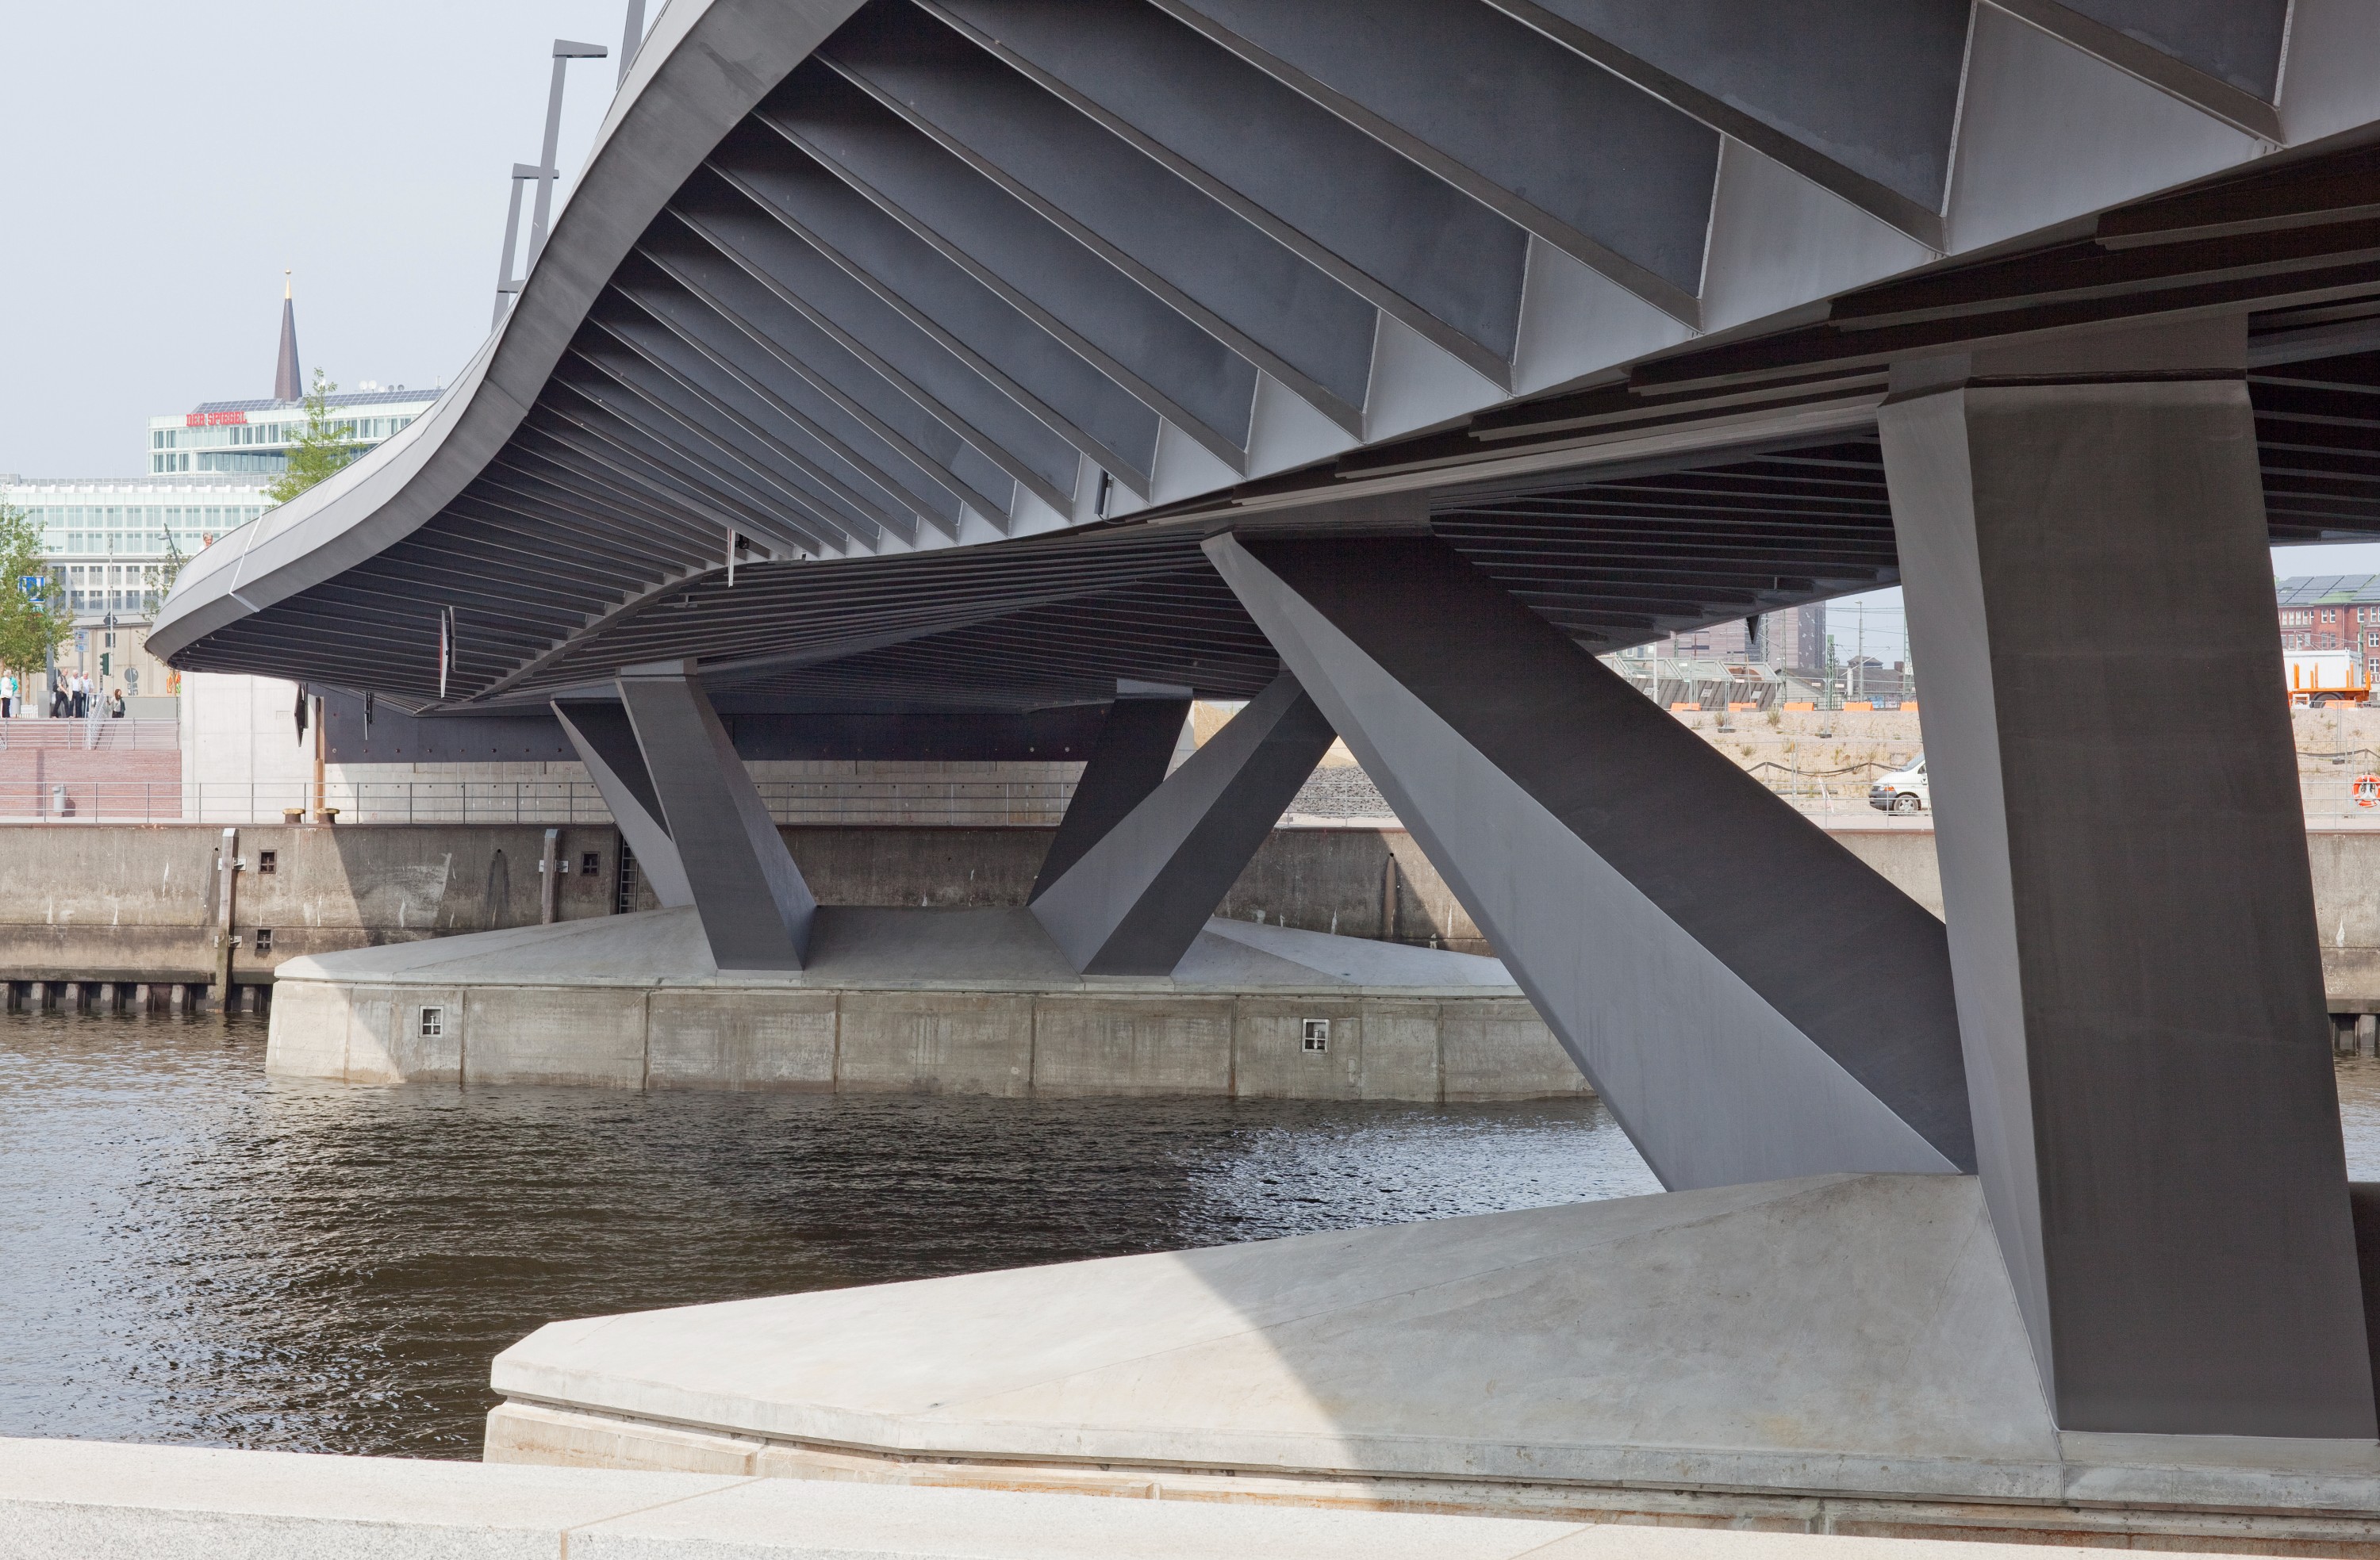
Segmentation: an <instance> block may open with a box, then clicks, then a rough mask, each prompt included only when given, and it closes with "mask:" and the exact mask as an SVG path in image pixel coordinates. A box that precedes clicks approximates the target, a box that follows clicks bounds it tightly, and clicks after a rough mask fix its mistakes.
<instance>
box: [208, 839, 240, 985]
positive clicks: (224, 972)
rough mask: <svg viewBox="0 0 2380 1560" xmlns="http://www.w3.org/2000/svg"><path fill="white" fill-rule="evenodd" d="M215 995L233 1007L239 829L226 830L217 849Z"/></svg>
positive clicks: (237, 943) (236, 942)
mask: <svg viewBox="0 0 2380 1560" xmlns="http://www.w3.org/2000/svg"><path fill="white" fill-rule="evenodd" d="M215 876H216V878H217V882H216V884H215V911H216V914H215V968H214V987H215V996H216V998H217V999H218V1001H219V1003H220V1010H221V1011H222V1012H224V1013H226V1014H228V1013H229V1012H230V1011H231V1009H232V992H231V956H232V949H235V948H237V946H238V945H239V938H238V937H237V936H236V935H235V934H234V932H233V930H232V919H233V916H234V915H235V913H237V910H238V908H239V892H238V885H239V830H238V829H237V828H226V829H225V830H224V831H223V845H222V847H221V848H220V849H219V850H218V851H217V852H216V853H215Z"/></svg>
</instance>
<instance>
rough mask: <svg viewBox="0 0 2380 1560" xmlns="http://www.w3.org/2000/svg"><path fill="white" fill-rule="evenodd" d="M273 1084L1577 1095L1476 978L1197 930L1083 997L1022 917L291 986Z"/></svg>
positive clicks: (1254, 928) (515, 945) (406, 971)
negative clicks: (737, 960) (770, 961)
mask: <svg viewBox="0 0 2380 1560" xmlns="http://www.w3.org/2000/svg"><path fill="white" fill-rule="evenodd" d="M265 1065H266V1068H267V1070H270V1071H273V1072H275V1073H279V1074H282V1075H284V1076H291V1077H310V1078H325V1079H334V1080H339V1081H343V1082H355V1083H398V1082H415V1083H455V1082H463V1083H471V1084H482V1083H564V1084H587V1085H594V1086H598V1087H609V1088H626V1089H640V1088H651V1089H673V1088H678V1089H773V1090H791V1091H807V1092H814V1093H827V1092H838V1093H878V1094H883V1093H896V1094H898V1093H927V1094H939V1093H947V1094H1005V1095H1028V1094H1038V1095H1100V1094H1126V1095H1135V1094H1136V1095H1155V1094H1193V1095H1195V1094H1205V1095H1224V1096H1231V1097H1238V1098H1247V1099H1256V1098H1272V1099H1281V1098H1295V1099H1382V1100H1425V1101H1437V1100H1490V1099H1527V1098H1545V1097H1553V1096H1560V1095H1573V1094H1587V1093H1590V1092H1591V1091H1590V1090H1589V1088H1588V1086H1587V1083H1586V1082H1585V1079H1584V1078H1583V1077H1582V1076H1581V1075H1580V1073H1579V1070H1578V1068H1577V1066H1576V1065H1575V1064H1574V1063H1573V1062H1572V1060H1571V1059H1570V1058H1569V1057H1568V1055H1566V1054H1565V1053H1564V1052H1563V1051H1562V1049H1561V1047H1560V1046H1559V1045H1558V1044H1557V1043H1556V1042H1555V1040H1554V1038H1553V1036H1552V1034H1551V1033H1550V1032H1549V1031H1548V1030H1547V1028H1546V1026H1545V1025H1544V1024H1543V1023H1542V1022H1540V1021H1539V1020H1538V1018H1537V1016H1536V1011H1535V1010H1533V1009H1532V1008H1531V1007H1530V1005H1529V1002H1528V999H1527V998H1525V997H1524V996H1523V995H1522V993H1521V991H1520V989H1519V987H1517V986H1514V985H1513V984H1512V980H1511V978H1510V976H1509V975H1507V974H1506V973H1505V970H1504V967H1503V966H1502V965H1501V964H1500V963H1499V962H1497V961H1495V960H1492V959H1483V958H1480V957H1477V956H1476V955H1473V954H1464V953H1451V952H1445V951H1442V950H1438V949H1419V948H1407V947H1402V946H1398V945H1395V944H1390V943H1381V942H1373V941H1369V940H1366V939H1362V938H1356V937H1330V936H1327V935H1324V934H1322V933H1318V932H1301V931H1292V930H1289V929H1286V928H1283V927H1280V926H1268V925H1255V924H1252V923H1248V922H1234V921H1222V920H1214V921H1209V922H1208V925H1207V929H1206V930H1205V931H1204V932H1202V933H1201V934H1200V935H1199V936H1198V937H1197V939H1196V943H1195V945H1194V946H1193V947H1192V949H1191V950H1190V952H1189V953H1188V954H1187V955H1186V956H1185V957H1184V959H1183V960H1182V961H1181V963H1180V964H1179V965H1178V966H1177V967H1176V969H1175V970H1174V972H1173V973H1172V975H1170V976H1162V975H1160V976H1146V975H1107V976H1103V975H1080V974H1077V973H1075V971H1074V969H1073V968H1072V967H1071V966H1070V965H1069V964H1068V963H1067V961H1066V960H1065V958H1064V956H1063V955H1062V953H1061V952H1060V950H1059V949H1058V947H1057V945H1056V943H1054V942H1053V941H1052V940H1051V939H1050V935H1049V934H1048V933H1047V932H1045V931H1043V930H1042V928H1041V926H1040V925H1039V923H1038V921H1036V920H1035V919H1034V917H1033V915H1032V913H1031V912H1029V911H1026V910H1023V909H1002V910H949V911H944V910H924V909H917V910H887V909H856V908H850V907H832V906H829V907H821V908H820V910H819V912H818V915H817V921H816V925H815V926H814V929H813V932H812V937H811V946H810V953H809V958H808V961H807V968H805V969H801V970H786V971H766V972H755V971H747V970H738V971H734V972H731V973H725V974H722V973H720V972H719V970H718V968H717V966H716V965H715V964H714V963H713V961H712V960H711V955H710V948H709V946H708V944H707V942H706V941H705V939H704V937H703V935H702V927H701V924H700V922H699V921H698V918H697V915H696V913H695V912H694V911H693V910H692V909H675V910H660V911H650V912H647V913H642V914H637V915H620V916H606V917H602V918H600V919H595V920H588V921H575V922H563V923H560V924H557V925H551V926H533V927H523V928H520V929H517V930H512V931H502V932H482V933H478V934H474V935H472V936H468V937H443V938H439V939H437V940H435V941H425V942H416V943H404V944H398V945H395V946H392V947H386V948H378V949H358V950H355V951H351V952H345V953H335V954H325V955H319V956H316V957H312V958H306V959H297V960H292V961H289V962H287V963H285V964H283V965H282V966H281V967H280V969H279V971H278V978H277V982H276V994H275V998H274V1000H273V1021H272V1029H271V1039H270V1042H269V1045H268V1047H267V1051H266V1061H265Z"/></svg>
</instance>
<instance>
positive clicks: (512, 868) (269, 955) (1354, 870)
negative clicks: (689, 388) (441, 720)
mask: <svg viewBox="0 0 2380 1560" xmlns="http://www.w3.org/2000/svg"><path fill="white" fill-rule="evenodd" d="M1050 833H1051V831H1050V830H1049V829H1046V828H887V827H866V826H862V827H833V828H830V827H800V826H795V827H788V828H784V829H783V834H784V837H785V841H786V844H787V846H788V848H789V849H790V850H791V851H792V852H793V855H794V859H795V862H797V863H798V864H799V865H800V866H801V869H802V872H803V875H804V877H807V879H808V881H809V883H810V887H811V889H812V890H813V891H814V892H816V893H817V895H818V897H819V899H820V901H821V902H823V903H827V904H850V905H877V906H926V907H931V908H934V909H983V908H990V907H994V906H1002V905H1019V904H1022V903H1024V902H1025V897H1026V893H1027V892H1029V891H1030V890H1031V889H1032V886H1033V876H1034V874H1035V872H1037V871H1038V869H1039V867H1040V865H1041V858H1042V855H1043V853H1045V852H1046V851H1047V850H1048V849H1049V843H1050ZM544 835H545V829H544V828H543V827H542V826H540V825H536V824H519V825H514V824H362V825H339V826H336V827H332V828H313V827H302V826H301V827H296V828H290V827H285V826H281V825H265V826H249V827H243V828H241V829H240V830H239V854H240V857H241V859H243V860H244V861H245V862H246V863H247V864H248V865H247V869H246V870H245V871H243V872H242V873H241V874H240V880H239V885H238V893H237V909H236V911H235V914H234V918H233V919H234V927H233V929H234V931H235V932H236V933H237V935H238V936H239V937H240V938H241V947H240V949H239V952H238V957H237V961H236V963H237V978H238V979H240V980H243V981H269V980H270V979H271V978H272V975H273V971H274V970H275V969H276V968H278V967H279V966H280V965H281V964H283V963H284V962H285V961H288V960H290V959H293V958H299V957H304V956H306V955H310V954H317V953H337V952H344V951H346V950H347V949H356V948H376V947H382V946H385V945H388V944H392V943H402V942H410V941H415V940H418V939H420V938H424V937H444V936H449V935H452V934H455V933H467V932H486V931H497V930H502V929H504V928H506V927H513V926H533V925H537V924H538V922H539V918H540V894H539V890H540V877H539V875H538V862H539V859H540V854H541V853H542V851H543V849H544ZM222 838H223V830H222V828H220V827H218V826H213V825H200V824H163V825H155V826H147V825H139V824H121V825H119V824H59V825H40V824H36V825H18V826H0V980H16V981H29V980H30V981H51V980H55V981H68V980H80V981H122V982H151V981H159V982H166V981H172V982H181V981H203V980H205V979H206V978H207V972H208V971H209V969H210V968H211V966H212V957H213V955H212V950H213V948H214V939H215V937H216V936H217V934H218V931H219V928H218V927H217V926H216V925H215V918H216V904H215V858H216V856H217V854H218V853H219V847H220V845H221V842H222ZM560 846H561V854H562V857H563V859H564V860H565V862H567V863H568V865H570V868H571V870H570V872H569V873H568V874H567V875H565V876H564V877H561V879H560V883H559V888H558V891H557V895H556V911H557V918H558V919H561V920H565V921H574V920H578V919H581V918H584V917H587V916H594V915H608V914H611V913H613V910H614V907H615V905H616V903H617V899H618V870H619V849H620V847H619V835H618V832H617V831H616V830H615V829H613V828H612V826H611V825H609V824H601V825H573V826H565V827H564V828H563V829H562V834H561V841H560ZM267 853H270V854H271V855H272V858H273V860H272V863H271V868H272V869H271V871H270V872H267V871H264V870H262V867H263V865H264V857H265V855H266V854H267ZM589 855H592V856H594V857H595V862H596V871H595V872H594V873H592V874H589V873H587V872H585V871H583V870H581V868H582V867H583V866H584V865H586V858H587V857H588V856H589ZM1391 858H1393V859H1394V861H1395V862H1396V864H1397V870H1396V871H1395V872H1394V873H1393V874H1391V873H1390V871H1389V870H1388V864H1389V862H1390V859H1391ZM654 903H655V901H654V900H653V898H652V896H651V892H650V889H646V890H644V891H642V892H641V893H638V894H636V895H634V896H633V898H632V908H636V909H651V908H653V906H654ZM1217 913H1219V914H1221V915H1224V916H1226V917H1228V918H1229V919H1232V920H1239V921H1253V920H1258V919H1261V920H1263V921H1265V922H1268V923H1269V924H1275V925H1292V926H1295V927H1299V928H1301V929H1304V930H1308V931H1318V932H1328V931H1333V930H1336V931H1338V932H1340V933H1342V934H1343V935H1346V936H1349V937H1381V936H1382V935H1383V934H1384V933H1385V934H1389V935H1391V936H1392V937H1393V938H1394V940H1397V941H1400V942H1406V943H1412V944H1415V945H1418V946H1424V947H1439V948H1450V949H1455V950H1456V951H1459V952H1471V953H1476V952H1485V951H1486V950H1487V945H1486V943H1485V941H1484V939H1482V938H1481V937H1480V935H1479V931H1478V928H1477V927H1476V926H1475V925H1472V924H1471V922H1470V919H1469V918H1468V917H1467V916H1465V915H1463V913H1462V910H1461V908H1460V907H1459V906H1458V905H1457V904H1456V903H1455V902H1454V896H1453V894H1452V892H1451V890H1449V889H1448V888H1447V886H1446V883H1445V881H1444V879H1442V878H1440V877H1439V876H1438V874H1437V872H1436V871H1435V870H1434V869H1433V868H1432V867H1431V866H1430V865H1429V863H1428V860H1427V858H1426V857H1425V856H1424V855H1423V854H1422V853H1421V851H1420V849H1419V847H1418V846H1416V845H1415V843H1414V841H1413V840H1411V839H1410V838H1408V837H1407V836H1406V835H1405V834H1404V833H1403V831H1402V830H1397V829H1378V828H1284V829H1280V830H1276V831H1275V833H1274V835H1273V837H1272V839H1271V840H1268V841H1267V842H1266V844H1265V846H1264V847H1263V848H1262V849H1261V850H1259V851H1258V852H1257V858H1256V860H1255V861H1253V862H1252V863H1250V864H1249V866H1248V869H1247V870H1246V871H1245V873H1243V874H1242V875H1241V877H1240V880H1239V882H1238V883H1236V884H1235V885H1233V889H1232V891H1231V894H1230V896H1229V897H1228V898H1227V899H1226V900H1225V901H1224V903H1223V904H1222V905H1221V906H1220V909H1219V910H1218V912H1217ZM266 930H269V931H270V932H271V933H272V937H271V946H270V947H269V948H263V947H260V938H259V937H258V934H259V932H260V931H266Z"/></svg>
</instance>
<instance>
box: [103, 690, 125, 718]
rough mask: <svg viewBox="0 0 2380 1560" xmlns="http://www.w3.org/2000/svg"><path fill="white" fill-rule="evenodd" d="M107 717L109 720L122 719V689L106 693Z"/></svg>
mask: <svg viewBox="0 0 2380 1560" xmlns="http://www.w3.org/2000/svg"><path fill="white" fill-rule="evenodd" d="M107 718H108V719H109V720H123V719H124V690H123V689H121V688H118V689H116V690H115V692H114V693H112V694H110V695H107Z"/></svg>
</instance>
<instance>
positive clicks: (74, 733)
mask: <svg viewBox="0 0 2380 1560" xmlns="http://www.w3.org/2000/svg"><path fill="white" fill-rule="evenodd" d="M181 745H182V731H181V722H179V721H177V720H129V719H128V720H110V719H108V718H107V717H105V716H104V715H87V716H85V717H83V718H82V719H81V720H74V719H72V718H68V719H66V720H52V719H51V718H49V717H48V716H30V715H28V716H18V717H17V718H15V719H13V720H0V751H6V752H10V753H21V752H27V751H30V750H31V749H33V748H37V747H38V748H98V749H100V750H101V751H103V752H107V753H129V752H139V753H170V752H172V751H174V750H175V749H176V748H178V747H180V746H181Z"/></svg>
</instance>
